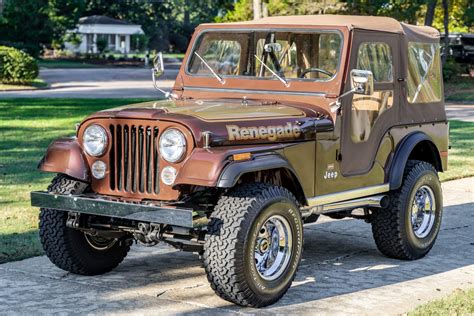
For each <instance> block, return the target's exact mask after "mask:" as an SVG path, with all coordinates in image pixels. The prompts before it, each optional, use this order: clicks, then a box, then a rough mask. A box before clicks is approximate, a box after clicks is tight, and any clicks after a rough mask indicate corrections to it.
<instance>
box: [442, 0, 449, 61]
mask: <svg viewBox="0 0 474 316" xmlns="http://www.w3.org/2000/svg"><path fill="white" fill-rule="evenodd" d="M443 10H444V54H443V65H444V64H445V62H446V59H447V58H448V54H449V2H448V0H443Z"/></svg>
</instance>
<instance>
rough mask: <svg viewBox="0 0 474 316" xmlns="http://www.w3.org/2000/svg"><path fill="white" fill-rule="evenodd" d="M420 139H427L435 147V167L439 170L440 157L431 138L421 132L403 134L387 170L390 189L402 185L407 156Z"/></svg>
mask: <svg viewBox="0 0 474 316" xmlns="http://www.w3.org/2000/svg"><path fill="white" fill-rule="evenodd" d="M422 141H428V142H429V144H431V145H432V147H433V149H435V157H434V158H435V159H436V164H437V166H435V167H436V169H438V170H439V168H440V167H439V166H441V157H440V156H439V151H438V150H437V147H436V145H435V144H434V143H433V141H432V140H431V138H430V137H429V136H428V135H426V134H425V133H423V132H414V133H411V134H408V135H407V136H405V138H403V139H402V141H401V142H400V144H399V145H398V146H397V149H396V150H395V154H394V156H393V160H392V162H391V165H390V169H389V172H388V180H389V184H390V190H396V189H398V188H400V186H401V185H402V180H403V172H404V170H405V166H406V164H407V162H408V158H409V157H410V154H411V153H412V151H413V149H414V148H415V147H416V145H418V144H419V143H420V142H422Z"/></svg>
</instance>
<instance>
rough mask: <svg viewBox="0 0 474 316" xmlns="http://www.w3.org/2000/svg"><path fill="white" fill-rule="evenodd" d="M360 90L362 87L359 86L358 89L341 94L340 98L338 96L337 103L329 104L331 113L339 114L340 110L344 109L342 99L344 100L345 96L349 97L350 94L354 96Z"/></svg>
mask: <svg viewBox="0 0 474 316" xmlns="http://www.w3.org/2000/svg"><path fill="white" fill-rule="evenodd" d="M359 89H360V87H359V86H357V87H354V88H352V89H351V90H349V91H346V92H344V93H343V94H341V95H340V96H338V97H337V99H336V101H334V102H331V103H330V104H329V106H330V107H331V112H332V113H336V112H339V110H340V109H341V107H342V103H341V99H342V98H344V97H345V96H347V95H349V94H353V93H355V92H357V91H358V90H359Z"/></svg>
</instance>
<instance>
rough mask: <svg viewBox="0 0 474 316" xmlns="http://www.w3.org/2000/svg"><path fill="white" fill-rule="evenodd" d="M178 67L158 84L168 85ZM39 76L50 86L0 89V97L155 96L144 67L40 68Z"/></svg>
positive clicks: (171, 81) (149, 74)
mask: <svg viewBox="0 0 474 316" xmlns="http://www.w3.org/2000/svg"><path fill="white" fill-rule="evenodd" d="M177 74H178V69H177V68H176V67H174V68H173V69H167V70H166V72H165V75H164V76H163V77H161V78H159V79H158V82H159V84H158V86H159V87H160V88H162V89H170V88H171V87H172V86H173V84H174V80H175V78H176V75H177ZM40 77H41V78H42V79H43V80H44V81H46V82H47V83H49V84H50V89H43V90H31V91H11V92H0V98H94V99H95V98H154V97H157V96H161V94H160V92H158V91H156V90H155V89H154V88H153V84H152V80H151V70H150V69H147V68H92V69H41V71H40Z"/></svg>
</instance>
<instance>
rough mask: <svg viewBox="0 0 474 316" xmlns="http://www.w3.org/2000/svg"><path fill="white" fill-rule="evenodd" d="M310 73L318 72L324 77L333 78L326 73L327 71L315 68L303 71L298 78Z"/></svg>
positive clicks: (331, 74) (329, 73)
mask: <svg viewBox="0 0 474 316" xmlns="http://www.w3.org/2000/svg"><path fill="white" fill-rule="evenodd" d="M310 72H320V73H323V74H325V75H326V76H328V77H332V76H334V74H333V73H331V72H329V71H327V70H324V69H321V68H316V67H313V68H306V69H305V70H303V72H302V73H301V75H300V78H304V77H305V76H306V75H307V74H309V73H310Z"/></svg>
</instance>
